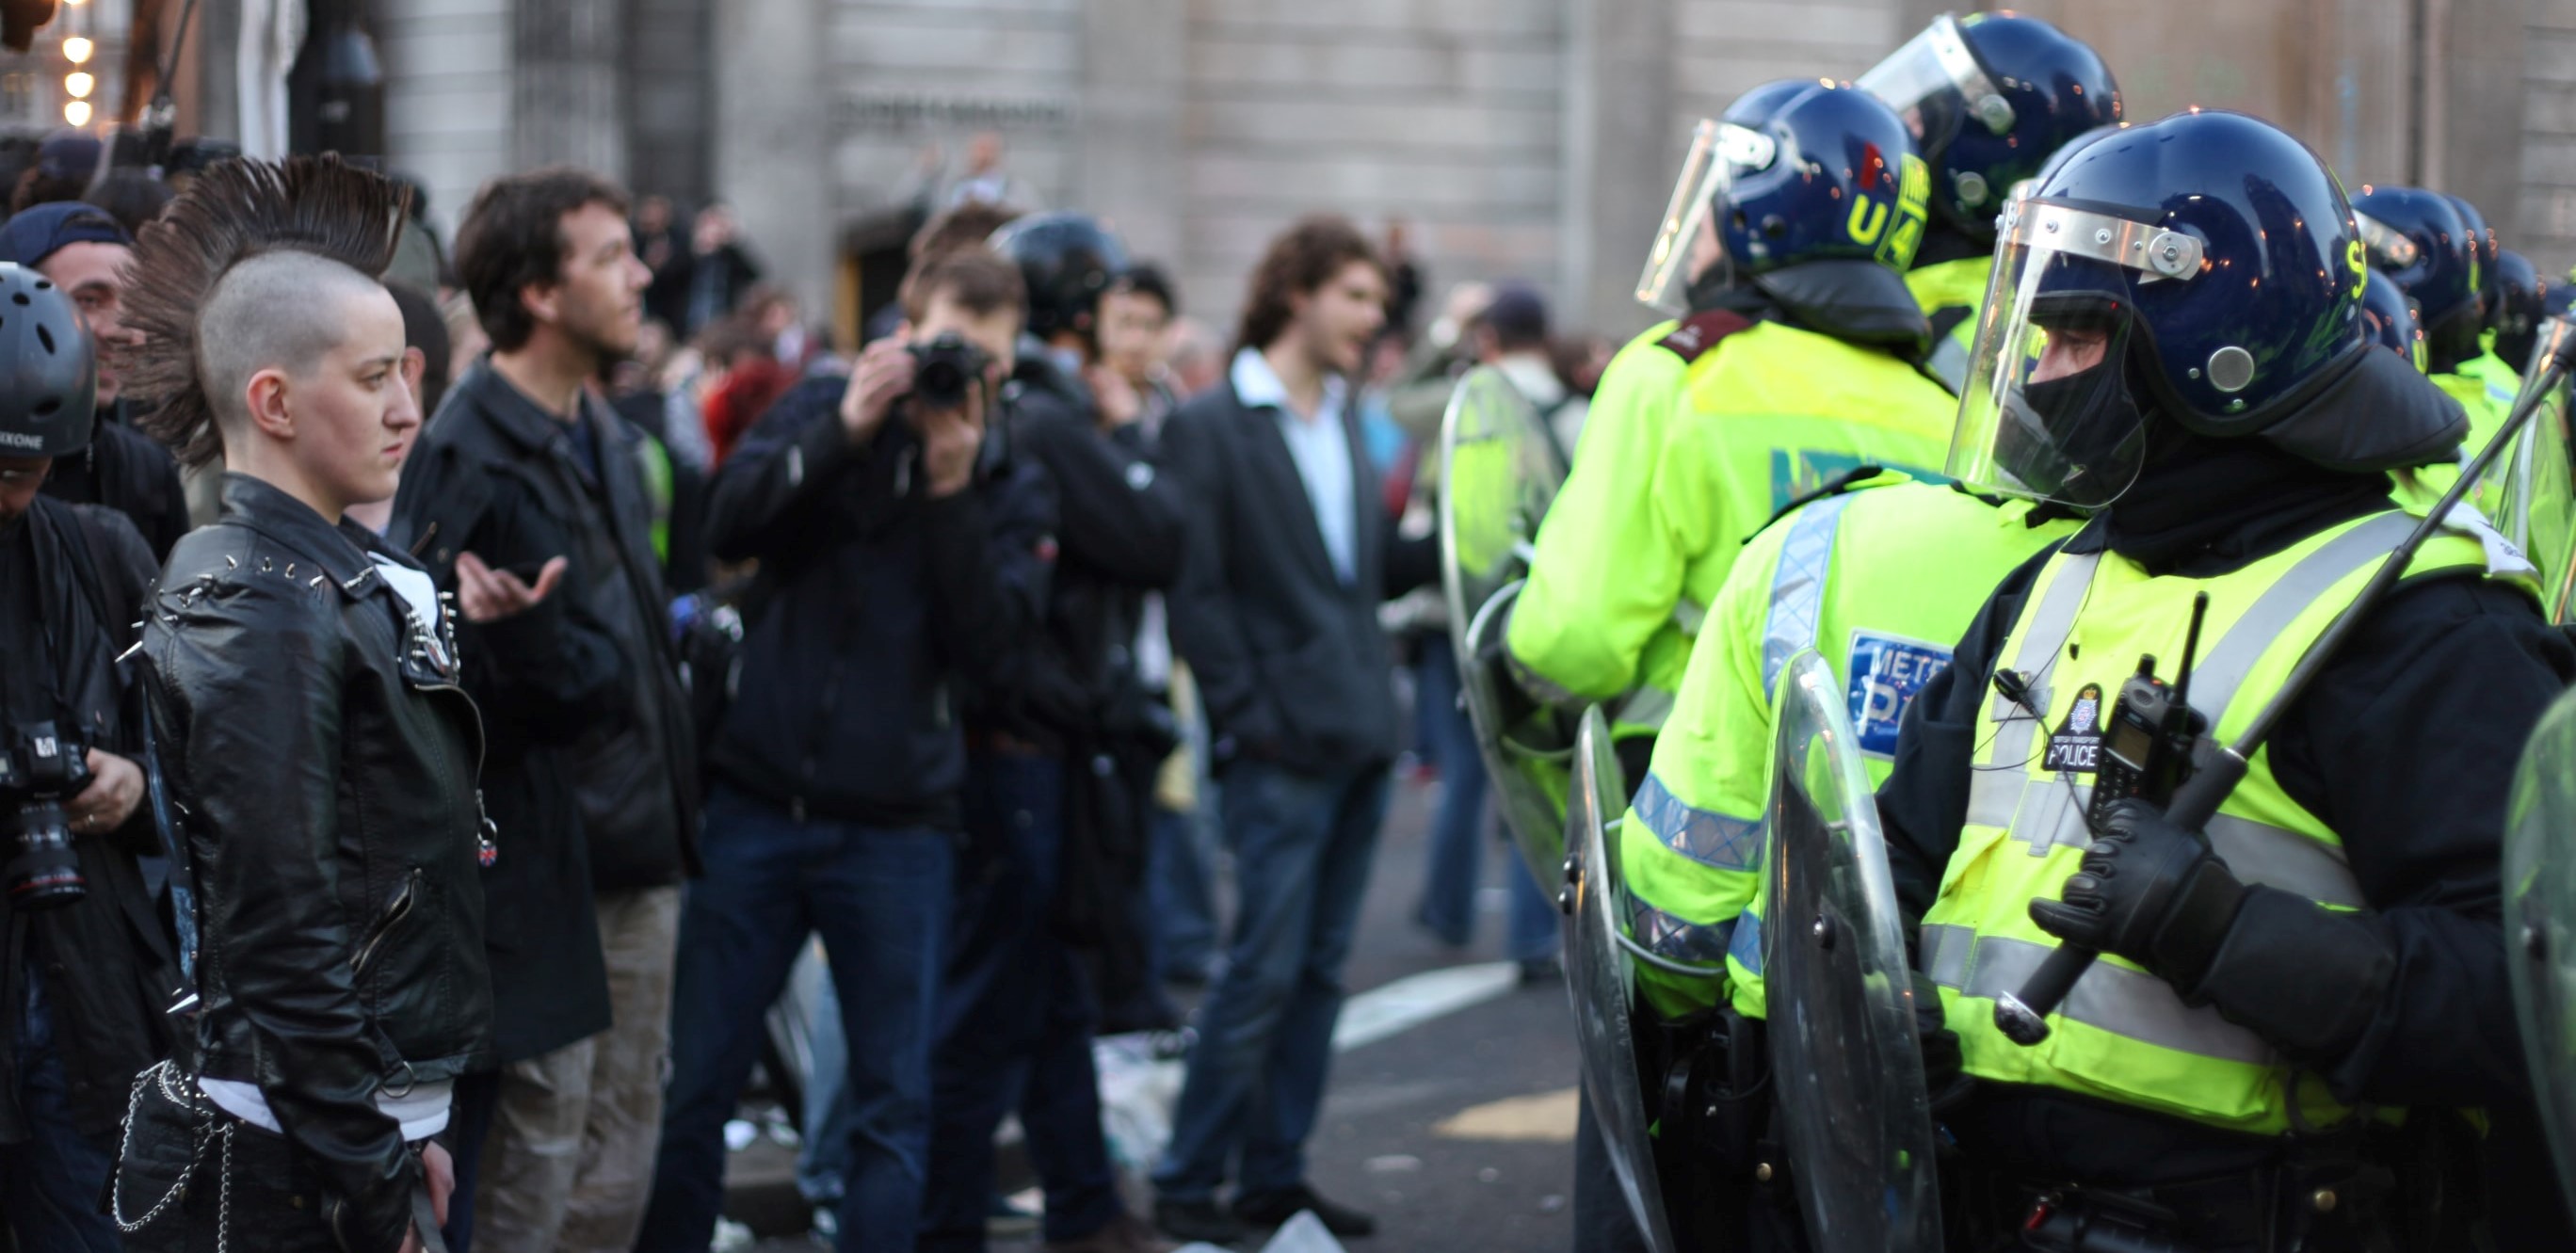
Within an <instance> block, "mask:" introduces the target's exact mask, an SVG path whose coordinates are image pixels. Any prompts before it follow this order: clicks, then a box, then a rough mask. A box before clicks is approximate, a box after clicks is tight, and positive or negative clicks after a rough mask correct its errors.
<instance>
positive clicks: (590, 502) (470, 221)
mask: <svg viewBox="0 0 2576 1253" xmlns="http://www.w3.org/2000/svg"><path fill="white" fill-rule="evenodd" d="M630 240H631V236H630V235H629V232H628V228H627V224H626V203H625V196H624V194H623V193H622V192H620V191H619V190H618V189H617V188H616V187H614V186H612V185H611V184H609V183H607V182H605V181H604V180H601V179H599V178H598V177H596V176H594V175H590V174H586V173H583V172H580V171H576V170H570V169H560V168H559V169H552V170H540V171H537V172H535V173H532V174H524V175H514V176H511V177H507V178H501V179H495V180H493V181H492V182H491V183H488V184H486V185H485V186H484V188H483V190H482V192H481V193H480V194H478V195H477V196H476V197H475V200H474V205H473V207H472V208H470V209H468V210H467V211H466V216H465V221H464V223H463V225H462V226H461V227H459V228H458V230H457V238H456V261H457V267H458V270H459V272H460V273H461V274H462V276H463V278H464V280H465V283H466V289H467V290H468V291H469V292H470V293H471V294H472V296H473V298H474V307H475V310H476V314H477V316H478V317H479V319H480V320H481V322H482V324H483V329H484V333H485V334H487V335H489V336H490V337H491V339H492V355H491V356H490V357H489V358H488V359H486V360H485V361H483V362H481V363H478V364H477V365H476V366H475V367H474V368H473V369H471V370H469V371H467V372H466V375H465V377H464V378H462V379H460V380H458V382H457V385H456V388H455V390H453V391H452V392H450V393H449V394H448V397H447V400H446V403H445V404H443V405H442V406H441V407H440V410H439V413H438V416H437V420H436V422H435V423H434V424H433V426H432V429H431V434H430V435H429V436H428V438H427V439H426V440H424V447H423V449H422V454H421V457H420V458H419V462H418V464H416V465H414V466H413V467H412V469H411V472H410V473H408V474H406V475H405V476H404V479H403V491H402V495H401V496H400V497H399V498H398V499H397V502H396V511H395V512H396V517H395V522H394V526H393V529H392V532H391V533H392V535H393V536H394V539H395V542H396V543H398V544H401V545H404V546H405V547H410V548H418V549H419V550H420V552H421V556H422V558H423V559H424V560H426V561H427V562H428V563H429V565H430V568H431V571H432V572H433V573H434V574H436V575H437V576H438V577H439V578H440V580H441V582H442V584H444V585H447V586H452V587H454V588H455V589H456V591H457V595H458V597H459V600H458V604H459V607H460V608H461V609H462V610H463V611H464V615H465V619H466V622H467V624H468V625H467V631H466V638H465V643H464V647H465V648H466V657H467V661H466V667H467V674H468V676H469V683H470V685H471V690H473V691H475V692H476V694H477V695H478V696H479V697H481V698H482V699H484V700H486V701H488V702H489V704H487V705H486V707H485V716H486V717H487V718H488V719H489V720H490V722H491V724H492V725H493V727H494V728H495V729H496V730H495V734H496V738H498V739H500V740H501V741H502V742H504V743H507V744H509V745H510V746H511V748H512V750H513V751H508V752H504V753H501V754H498V755H496V756H495V757H494V759H493V761H492V778H491V782H490V783H489V784H488V785H487V791H488V792H489V794H490V795H491V796H492V797H493V798H494V800H495V803H496V804H499V805H501V806H502V807H503V808H505V809H506V810H507V811H508V813H507V815H506V816H504V817H501V818H500V820H501V821H502V822H503V824H504V825H503V827H502V840H503V842H504V846H505V852H508V853H510V855H507V856H505V857H504V858H503V859H502V863H501V865H500V866H498V867H495V870H496V872H497V875H498V877H497V878H496V879H495V880H494V881H493V883H492V884H491V899H492V904H493V906H494V908H495V910H496V912H497V913H499V914H500V915H501V916H502V919H503V920H502V921H501V922H500V924H499V925H498V926H497V927H496V928H495V929H494V931H493V933H492V944H493V946H494V952H495V954H496V961H495V969H496V970H498V971H500V972H501V974H500V977H499V978H498V980H497V981H496V984H495V988H494V994H495V1001H496V1006H497V1009H498V1011H499V1017H498V1029H499V1030H500V1032H501V1033H502V1038H503V1043H504V1047H505V1048H507V1049H508V1050H509V1052H510V1053H511V1054H512V1055H514V1060H513V1063H512V1064H511V1065H509V1066H508V1067H506V1068H505V1069H504V1070H503V1071H502V1075H501V1082H500V1094H499V1115H498V1118H497V1120H496V1122H495V1126H496V1128H497V1129H498V1134H497V1136H496V1138H495V1140H494V1141H493V1143H492V1144H491V1145H490V1146H489V1148H490V1156H489V1158H488V1159H487V1160H486V1161H485V1162H483V1163H482V1169H481V1171H480V1172H479V1173H480V1177H481V1179H482V1180H483V1181H484V1183H483V1186H482V1187H480V1188H478V1189H477V1193H476V1195H477V1197H478V1199H477V1201H476V1210H477V1214H476V1220H475V1221H476V1226H477V1232H478V1236H479V1242H480V1243H481V1244H483V1246H484V1247H485V1248H487V1249H491V1250H498V1251H500V1253H510V1251H512V1250H520V1249H526V1250H551V1249H557V1248H561V1249H569V1250H585V1251H597V1253H609V1251H612V1250H613V1251H615V1253H624V1250H626V1249H627V1248H629V1247H631V1246H632V1245H633V1243H634V1240H635V1233H636V1225H637V1224H638V1223H640V1222H641V1221H642V1220H643V1216H644V1205H645V1201H646V1199H647V1196H648V1192H649V1185H650V1180H651V1177H652V1174H651V1171H652V1161H653V1153H654V1146H655V1144H656V1143H657V1141H658V1138H659V1134H660V1121H661V1097H662V1092H661V1076H662V1067H663V1061H664V1055H665V1053H666V1052H667V1049H668V1041H669V1030H670V1027H669V1023H670V1012H671V1010H670V1006H671V1001H670V991H671V970H672V954H673V950H674V946H675V945H676V944H677V942H678V938H679V919H680V888H679V884H680V880H681V879H682V878H683V877H684V876H685V875H686V874H687V873H688V871H689V868H690V866H691V863H692V861H693V860H694V855H695V828H696V823H697V785H696V779H697V773H696V762H697V754H696V749H695V746H694V744H693V742H692V733H693V728H692V725H691V723H690V720H689V717H688V700H687V696H686V694H685V693H684V692H683V691H682V690H681V686H680V679H679V671H678V662H677V659H676V656H675V654H674V651H673V648H672V643H671V636H670V632H669V630H668V628H667V626H666V625H665V622H666V612H667V609H666V607H667V605H668V603H669V602H668V598H667V597H666V596H665V595H664V593H663V588H662V575H661V569H660V563H659V562H658V560H657V559H656V558H655V556H654V553H653V547H652V537H651V533H650V532H651V507H650V505H649V503H648V501H647V498H646V493H645V487H644V482H643V476H642V469H641V462H640V460H639V456H640V453H639V445H640V443H641V439H640V436H638V435H637V434H636V432H635V431H634V430H633V429H632V428H630V427H628V426H627V425H626V424H625V423H624V422H623V421H621V420H620V419H619V418H618V417H617V416H616V415H615V414H614V413H613V412H611V411H610V410H609V408H608V406H607V403H606V402H605V401H603V400H601V399H600V398H599V397H598V396H596V395H594V394H593V393H592V392H591V391H590V390H589V389H588V387H587V386H586V383H587V382H588V380H590V379H592V378H594V377H596V376H597V375H598V374H599V373H600V369H601V366H602V364H603V363H604V362H606V361H608V360H611V359H614V358H615V357H617V356H619V355H622V354H624V353H627V352H630V351H632V350H633V349H634V346H635V337H636V334H637V332H638V330H639V329H640V328H641V325H642V320H641V319H642V307H641V295H642V293H643V290H644V284H645V281H646V279H647V278H648V275H647V273H646V271H645V269H644V265H643V263H642V262H640V261H637V260H636V259H635V254H634V251H633V249H632V248H631V247H630V246H629V245H630ZM558 587H560V589H561V590H560V593H559V594H556V595H552V596H549V595H547V593H548V592H549V591H552V590H554V589H556V588H558ZM531 602H533V604H531ZM520 843H523V844H524V845H525V846H526V847H527V850H528V853H529V855H528V856H526V857H520V856H518V855H517V854H516V853H515V852H510V850H511V847H512V846H513V845H515V844H520ZM573 844H578V845H579V846H580V847H578V848H575V847H568V846H569V845H573ZM585 858H586V859H587V865H588V875H587V877H586V879H585V878H584V877H582V876H581V873H580V872H581V870H582V868H583V864H584V859H585ZM514 863H517V864H514ZM520 865H525V866H526V870H525V871H524V872H522V871H521V870H520V869H519V866H520ZM594 909H595V911H596V915H597V930H596V932H595V933H591V934H583V933H582V932H581V929H580V926H581V920H582V918H583V917H584V915H585V914H587V913H590V912H592V911H593V910H594ZM501 954H507V956H506V957H501V956H500V955H501ZM603 962H604V965H605V969H606V996H605V1004H604V1005H603V1004H602V1001H601V984H600V980H601V977H602V976H601V969H602V965H603ZM603 1011H604V1012H603ZM602 1026H606V1027H608V1030H607V1031H606V1032H605V1033H598V1032H599V1028H600V1027H602ZM594 1033H598V1034H594Z"/></svg>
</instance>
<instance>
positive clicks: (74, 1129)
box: [0, 264, 176, 1253]
mask: <svg viewBox="0 0 2576 1253" xmlns="http://www.w3.org/2000/svg"><path fill="white" fill-rule="evenodd" d="M38 281H39V279H38V276H37V275H36V274H35V272H33V271H31V270H25V269H21V268H20V267H18V266H14V265H6V264H0V293H6V294H8V295H22V296H25V297H27V298H28V301H29V303H28V304H27V305H26V306H22V307H16V308H14V309H13V311H12V313H11V315H10V316H9V318H8V319H7V320H6V321H5V322H0V353H6V354H7V355H8V356H9V357H10V358H11V359H13V360H21V361H29V360H32V361H43V362H48V363H50V364H53V365H54V366H56V367H57V368H56V369H54V370H53V371H50V372H49V374H50V376H49V377H45V378H37V377H31V376H28V375H22V376H20V378H19V380H18V382H17V385H16V386H13V387H12V388H10V389H9V391H8V393H7V394H6V396H0V450H6V451H7V453H8V455H5V456H0V754H6V755H7V757H8V758H9V760H10V762H11V764H13V765H14V766H15V767H16V768H17V769H18V770H20V771H29V770H33V769H35V768H38V767H42V766H45V765H48V764H52V765H56V766H60V767H63V768H65V772H66V773H67V774H71V775H72V777H73V778H76V779H79V780H80V781H79V782H77V783H67V784H65V785H62V786H58V787H48V788H46V789H44V791H45V793H46V794H48V795H50V796H51V798H52V799H53V801H54V803H55V804H56V805H57V806H58V808H57V809H56V810H54V811H52V812H50V813H46V812H44V811H38V812H33V813H31V812H28V811H27V810H26V809H25V808H24V807H25V806H27V805H28V804H29V803H30V802H32V801H34V800H36V799H37V794H36V793H35V791H34V790H33V789H32V788H27V789H21V788H0V861H5V862H6V863H7V867H8V869H7V875H6V881H5V884H0V886H4V887H5V891H0V1232H8V1231H15V1232H16V1235H17V1242H18V1247H19V1248H21V1249H25V1250H30V1251H31V1253H35V1251H43V1253H51V1251H52V1250H56V1249H77V1250H88V1249H112V1248H114V1247H115V1244H116V1233H115V1231H114V1229H113V1228H112V1227H111V1226H110V1225H109V1223H108V1220H107V1219H106V1218H105V1217H103V1216H101V1215H100V1214H99V1213H98V1212H97V1200H98V1195H99V1192H100V1191H101V1189H103V1188H105V1187H106V1185H107V1181H108V1177H109V1175H110V1173H111V1172H112V1171H113V1169H114V1167H115V1155H114V1149H115V1146H116V1140H117V1124H118V1122H119V1120H120V1119H122V1118H123V1117H124V1115H125V1103H126V1094H127V1093H128V1092H130V1091H132V1089H133V1084H134V1076H135V1075H137V1074H140V1073H141V1072H142V1071H143V1070H144V1069H145V1068H147V1067H149V1066H151V1065H152V1063H153V1062H154V1061H155V1060H156V1059H158V1058H160V1057H162V1056H164V1055H165V1054H166V1053H167V1051H168V1047H169V1039H168V1033H167V1030H166V1029H165V1027H164V1026H163V1023H164V1022H165V1019H164V1018H163V1017H162V1011H163V1010H164V1009H166V1008H167V1007H168V1004H169V1001H170V999H171V998H170V990H171V988H172V987H174V986H175V985H176V973H175V972H176V967H175V965H174V964H173V963H172V961H171V955H170V945H169V942H168V939H167V937H165V936H164V934H163V928H162V925H161V921H160V918H159V916H158V915H157V914H155V913H154V911H153V906H152V897H151V895H150V892H149V891H148V890H147V888H146V887H145V884H144V880H143V876H142V873H141V871H140V868H139V867H138V866H137V864H136V861H135V854H137V853H153V852H158V851H160V849H159V844H158V837H157V832H156V831H155V829H154V827H153V824H152V819H151V815H150V812H149V811H148V810H146V809H145V808H144V807H142V806H141V805H140V804H139V803H138V802H139V801H140V800H141V798H142V796H143V771H142V769H141V767H140V766H139V765H138V763H137V760H136V759H137V758H139V757H140V756H141V752H140V750H141V748H142V747H143V746H142V743H141V736H140V735H139V734H138V731H139V722H138V720H137V719H136V718H135V717H134V716H133V715H134V713H135V712H136V710H135V707H134V703H133V701H132V699H131V697H132V693H131V692H130V691H129V685H128V684H127V683H126V682H125V676H124V675H123V673H122V672H121V671H120V670H119V668H118V666H117V665H116V662H115V658H116V656H117V654H118V653H121V652H123V651H124V649H125V647H126V645H127V644H128V643H129V642H131V640H132V638H133V635H134V631H133V628H132V623H133V622H134V620H135V619H136V618H138V617H140V616H141V606H142V603H143V596H144V591H145V589H146V588H148V587H149V586H151V583H152V579H153V576H154V575H155V574H157V573H158V571H157V570H155V569H154V568H153V565H152V557H151V553H150V552H149V551H148V550H146V549H145V548H144V546H143V540H142V537H141V536H138V535H136V534H135V533H134V528H133V526H132V525H131V524H129V523H128V522H127V521H126V520H125V518H124V517H123V516H122V515H119V514H117V513H115V512H113V511H111V510H107V509H101V508H98V507H96V506H92V505H66V504H63V503H62V502H60V501H57V500H52V499H48V498H46V497H43V496H40V495H38V494H37V486H38V485H39V484H41V483H43V482H44V481H45V471H46V469H47V468H48V465H47V463H48V462H49V461H50V460H51V459H53V458H55V457H67V456H78V455H79V454H80V451H81V447H82V445H83V444H84V443H85V442H86V441H88V440H89V439H90V438H91V415H90V412H89V408H90V401H89V397H90V394H91V388H92V387H93V385H94V376H93V373H92V366H91V363H90V355H91V351H90V341H89V337H88V336H87V335H86V334H84V333H83V332H82V331H81V329H80V321H79V315H78V314H77V313H76V312H75V311H74V310H73V308H72V304H71V301H69V300H68V299H66V298H65V297H64V296H63V294H62V293H61V292H60V291H58V290H48V289H45V288H42V287H38V286H37V283H38ZM0 298H5V297H0ZM40 326H41V327H44V328H46V329H47V331H48V333H49V334H57V335H59V336H60V337H61V338H60V339H59V340H58V343H57V346H58V347H59V348H60V349H61V351H60V352H58V353H46V352H44V351H42V350H41V349H40V348H39V346H38V344H39V341H38V339H37V335H36V331H37V329H38V328H39V327H40ZM40 409H41V410H42V412H39V410H40ZM58 731H59V732H60V733H61V734H60V735H59V736H58V735H57V734H56V733H57V732H58ZM40 739H50V740H52V741H53V742H54V745H55V746H56V747H55V749H54V750H52V751H49V752H48V751H46V750H45V749H44V747H43V746H42V745H41V744H40V743H39V740H40ZM67 739H68V740H70V741H71V742H69V743H66V742H65V741H66V740H67ZM63 748H70V749H73V750H75V751H76V753H77V756H78V758H79V761H78V771H77V773H74V772H73V771H72V770H71V769H70V767H71V766H72V760H71V759H72V757H73V756H74V753H71V752H63V751H61V749H63ZM40 753H42V754H43V755H41V756H40V755H38V754H40ZM45 817H52V818H54V819H55V820H56V821H57V822H59V823H60V824H61V827H62V828H63V829H64V830H65V831H66V832H67V833H68V834H69V835H70V836H71V839H72V842H73V846H72V848H70V849H68V850H61V851H60V852H58V853H57V854H56V855H55V856H54V857H52V858H45V857H43V856H42V855H39V856H38V857H37V858H35V859H32V860H30V859H28V856H27V854H26V853H25V852H24V851H22V850H23V849H24V846H23V845H22V844H21V843H20V841H21V840H22V839H23V838H24V837H25V836H27V835H29V834H34V833H36V831H37V830H40V829H41V825H40V824H41V820H42V819H43V818H45ZM66 857H67V858H70V859H71V860H68V861H66V860H63V858H66ZM65 867H68V868H71V869H74V870H77V871H78V873H79V874H80V876H81V877H82V879H83V880H85V883H84V885H83V890H82V891H80V892H79V893H78V894H77V895H76V896H75V895H74V894H73V893H70V892H67V891H64V890H62V889H60V888H59V887H58V888H56V889H55V890H54V891H52V892H50V893H49V892H48V891H46V890H45V888H44V886H43V885H44V880H45V877H46V875H47V872H48V871H49V870H58V869H61V868H65ZM49 897H52V898H64V897H70V898H71V899H48V898H49Z"/></svg>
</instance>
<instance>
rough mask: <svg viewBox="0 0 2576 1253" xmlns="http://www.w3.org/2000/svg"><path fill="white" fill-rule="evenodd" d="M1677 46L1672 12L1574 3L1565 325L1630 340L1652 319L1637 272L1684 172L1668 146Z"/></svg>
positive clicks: (1616, 3)
mask: <svg viewBox="0 0 2576 1253" xmlns="http://www.w3.org/2000/svg"><path fill="white" fill-rule="evenodd" d="M1672 39H1673V14H1672V8H1671V6H1669V5H1665V4H1639V3H1634V2H1633V0H1567V4H1566V6H1565V42H1564V45H1563V46H1564V57H1565V60H1564V68H1563V73H1564V76H1565V77H1564V95H1563V100H1564V104H1563V109H1564V118H1565V120H1564V126H1565V129H1564V132H1563V135H1564V142H1563V143H1562V144H1561V145H1560V146H1559V149H1558V151H1559V153H1560V156H1559V161H1560V163H1561V165H1562V168H1563V177H1562V179H1561V181H1560V186H1561V187H1562V192H1561V195H1562V197H1563V198H1562V200H1560V202H1559V205H1558V210H1557V212H1558V227H1559V229H1558V237H1559V239H1560V240H1561V241H1562V244H1561V247H1562V250H1563V253H1562V256H1561V257H1560V258H1559V261H1558V271H1557V275H1558V277H1557V282H1558V290H1560V291H1562V292H1564V293H1565V300H1564V304H1565V309H1564V312H1563V313H1562V314H1561V315H1560V320H1561V321H1562V322H1563V323H1564V324H1565V325H1568V326H1589V327H1593V328H1596V329H1598V330H1599V331H1600V332H1601V333H1602V334H1605V335H1611V336H1618V337H1624V336H1625V335H1626V334H1629V333H1633V332H1634V331H1636V330H1639V329H1642V328H1643V327H1644V326H1645V325H1646V323H1647V320H1648V318H1649V317H1650V314H1649V313H1648V312H1647V311H1646V310H1645V309H1644V308H1643V307H1642V306H1640V305H1639V304H1638V303H1637V298H1636V285H1637V270H1638V267H1639V266H1641V265H1643V264H1644V263H1645V258H1646V248H1647V246H1648V245H1649V244H1650V243H1652V242H1653V239H1654V232H1655V225H1656V222H1657V220H1658V219H1659V218H1660V217H1661V216H1662V214H1663V211H1664V201H1665V199H1666V196H1667V193H1669V192H1670V191H1671V190H1672V183H1673V173H1674V170H1675V169H1676V168H1677V167H1676V158H1677V156H1678V154H1677V153H1676V152H1673V151H1669V150H1668V149H1669V148H1670V145H1669V144H1667V143H1665V142H1662V140H1663V137H1664V136H1666V134H1667V133H1668V132H1669V131H1670V130H1671V118H1672V113H1673V108H1674V106H1673V103H1672V98H1673V97H1672V50H1671V43H1672ZM1641 136H1643V137H1651V138H1643V139H1641V138H1640V137H1641Z"/></svg>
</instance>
